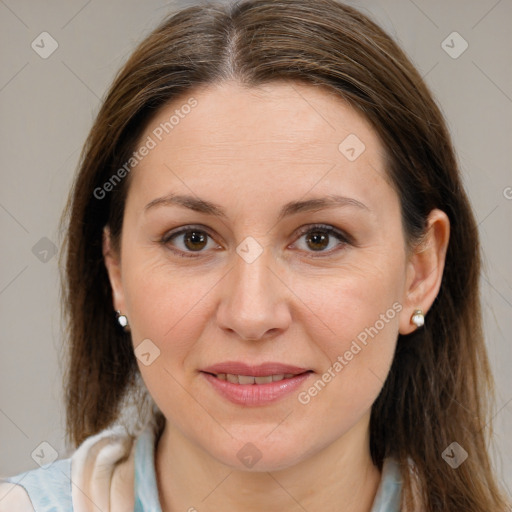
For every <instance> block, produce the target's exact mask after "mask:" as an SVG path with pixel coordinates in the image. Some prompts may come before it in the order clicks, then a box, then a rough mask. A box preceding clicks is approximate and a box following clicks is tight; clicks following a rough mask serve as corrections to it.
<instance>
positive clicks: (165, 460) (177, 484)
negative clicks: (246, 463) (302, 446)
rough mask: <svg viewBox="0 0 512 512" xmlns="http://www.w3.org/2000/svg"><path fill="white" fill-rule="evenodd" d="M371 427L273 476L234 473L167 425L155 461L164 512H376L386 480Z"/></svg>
mask: <svg viewBox="0 0 512 512" xmlns="http://www.w3.org/2000/svg"><path fill="white" fill-rule="evenodd" d="M368 421H369V415H368V417H365V421H364V422H362V423H360V424H358V425H356V426H355V427H354V428H353V429H352V430H351V431H350V432H347V433H346V434H345V435H344V436H343V437H341V438H339V439H338V440H336V441H335V442H334V443H332V444H331V445H329V446H327V447H326V448H324V449H323V450H321V451H320V452H317V453H316V454H314V455H313V456H310V457H309V458H306V459H303V460H301V461H300V462H299V463H297V464H295V465H294V466H291V467H288V468H286V469H281V470H278V471H270V472H256V471H240V470H236V469H233V468H231V467H229V466H227V465H225V464H223V463H221V462H219V461H218V460H216V459H214V458H213V457H211V456H210V455H209V454H208V453H206V452H205V451H203V450H202V449H201V448H199V447H198V446H197V445H195V444H194V443H192V442H191V441H190V440H189V439H188V438H186V437H184V436H183V435H182V434H181V432H180V431H178V430H177V429H175V428H172V427H171V425H170V424H169V422H167V423H166V426H165V428H164V431H163V433H162V435H161V437H160V440H159V442H158V446H157V448H156V455H155V458H156V462H155V466H156V474H157V484H158V488H159V495H160V503H161V506H162V511H163V512H176V511H181V510H186V511H191V512H193V511H195V510H201V512H203V511H204V512H210V511H212V512H213V511H218V510H222V511H223V512H241V511H243V512H256V511H261V510H265V511H268V512H282V511H283V510H297V511H300V510H343V511H344V512H370V510H371V508H372V503H373V501H374V498H375V494H376V491H377V488H378V486H379V482H380V478H381V474H380V471H379V470H378V468H377V467H376V466H375V465H374V464H373V462H372V460H371V457H370V451H369V429H368ZM363 427H364V428H363Z"/></svg>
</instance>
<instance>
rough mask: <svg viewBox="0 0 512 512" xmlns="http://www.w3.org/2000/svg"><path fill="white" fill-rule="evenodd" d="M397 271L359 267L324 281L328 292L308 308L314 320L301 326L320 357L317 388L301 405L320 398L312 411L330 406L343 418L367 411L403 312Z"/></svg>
mask: <svg viewBox="0 0 512 512" xmlns="http://www.w3.org/2000/svg"><path fill="white" fill-rule="evenodd" d="M397 260H399V258H397ZM400 265H401V262H400V261H398V262H392V261H389V262H387V263H386V264H382V265H381V266H376V265H371V264H367V265H365V264H364V262H360V263H359V265H358V267H357V268H351V269H347V271H346V273H344V274H340V275H339V276H338V277H337V278H336V280H333V279H332V278H331V279H329V280H326V281H325V283H324V284H325V285H327V283H329V285H328V287H327V286H324V287H323V290H324V293H323V294H322V296H321V297H320V295H319V296H318V297H315V299H314V303H315V305H314V307H311V310H312V311H314V312H315V313H316V314H310V316H309V317H308V318H307V319H304V322H303V323H304V325H307V326H309V327H308V328H309V329H310V331H309V335H308V337H309V338H310V339H311V340H314V342H315V343H316V344H317V346H318V347H319V348H320V349H321V352H322V354H323V365H322V366H321V368H319V373H320V374H321V375H320V380H321V382H317V383H316V385H315V386H314V389H313V388H310V389H309V390H306V394H307V396H303V400H302V402H303V403H305V402H308V401H309V400H310V401H313V399H314V397H316V396H317V395H320V394H323V393H325V400H322V399H320V400H317V405H316V406H315V407H323V406H329V404H332V402H333V401H334V402H335V403H337V404H338V405H339V406H337V408H336V410H337V411H338V412H339V414H340V415H342V416H344V417H345V416H346V414H347V413H350V412H354V414H358V411H359V412H360V411H363V410H364V409H367V408H368V407H370V406H371V404H372V403H373V401H374V400H375V398H376V397H377V395H378V393H379V391H380V389H381V388H382V386H383V384H384V381H385V379H386V377H387V374H388V372H389V368H390V366H391V363H392V360H393V355H394V350H395V347H396V341H397V337H398V327H399V314H400V311H401V310H402V304H401V303H400V300H401V294H400V290H401V283H402V280H403V276H402V274H403V273H402V272H401V268H402V267H401V266H400ZM328 397H330V398H328ZM315 400H316V399H315ZM322 404H323V405H322ZM340 417H341V416H340Z"/></svg>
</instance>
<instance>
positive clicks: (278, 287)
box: [217, 249, 292, 340]
mask: <svg viewBox="0 0 512 512" xmlns="http://www.w3.org/2000/svg"><path fill="white" fill-rule="evenodd" d="M234 260H235V261H234V268H232V270H231V271H230V272H229V273H228V275H227V276H226V277H225V281H224V287H223V288H222V290H223V293H222V298H221V301H220V303H219V306H218V309H217V322H218V325H219V326H220V328H222V329H224V330H226V331H229V332H231V333H235V334H236V335H237V336H238V337H239V338H241V339H244V340H260V339H267V338H269V337H272V336H277V335H278V334H279V333H282V332H284V331H285V330H286V329H287V328H288V326H289V325H290V322H291V313H290V303H289V300H290V298H291V297H292V293H291V292H290V290H289V289H288V287H287V286H286V284H285V282H283V281H284V279H283V278H282V277H281V276H280V275H279V269H277V268H276V264H275V258H274V257H273V255H272V254H271V252H270V250H269V249H264V250H263V252H262V253H261V254H260V255H259V256H258V258H256V259H255V260H254V261H252V262H248V261H246V260H244V258H243V257H241V256H239V255H238V254H236V253H235V254H234ZM281 274H282V272H281Z"/></svg>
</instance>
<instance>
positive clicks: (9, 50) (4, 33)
mask: <svg viewBox="0 0 512 512" xmlns="http://www.w3.org/2000/svg"><path fill="white" fill-rule="evenodd" d="M187 3H188V2H184V1H183V2H171V3H165V2H163V1H158V0H149V1H148V0H146V1H144V2H140V1H139V2H137V1H135V0H129V1H123V2H121V1H120V0H109V1H103V2H100V1H98V0H89V1H84V0H77V1H69V0H68V1H64V0H51V1H47V2H44V3H43V2H37V1H36V0H17V1H15V0H0V48H2V52H1V65H0V115H1V123H0V130H1V131H0V148H1V151H0V173H1V184H2V186H1V188H0V225H1V234H2V243H1V251H2V252H1V265H0V312H1V313H0V315H1V316H0V322H1V338H0V339H1V359H0V475H4V476H5V475H13V474H16V473H18V472H21V471H25V470H27V469H31V468H35V467H38V466H37V464H36V462H35V461H34V460H33V459H32V458H31V453H32V452H33V451H34V449H35V448H36V447H37V446H38V445H39V444H40V443H41V442H43V441H47V442H49V443H50V444H51V445H52V446H53V447H54V448H55V449H56V450H57V452H58V454H59V457H64V456H67V455H68V454H69V450H68V451H66V447H65V445H64V411H63V407H62V398H61V397H62V383H61V370H60V367H59V359H60V353H61V352H60V347H61V344H62V339H63V335H62V331H61V323H60V311H59V274H58V266H57V255H52V252H51V248H52V245H51V243H54V244H58V241H59V237H58V231H57V223H58V220H59V217H60V214H61V211H62V209H63V207H64V204H65V200H66V198H67V194H68V190H69V188H70V186H71V182H72V177H73V175H74V172H75V169H76V165H77V162H78V157H79V152H80V149H81V147H82V145H83V143H84V141H85V138H86V135H87V133H88V131H89V129H90V126H91V123H92V120H93V118H94V116H95V114H96V112H97V111H98V108H99V104H100V98H102V97H103V95H104V94H105V92H106V90H107V88H108V86H109V84H110V82H111V80H112V78H113V76H114V73H115V72H116V71H117V70H118V68H119V67H120V66H121V65H122V64H123V63H124V61H125V59H126V58H127V57H128V55H129V54H130V52H131V51H132V50H133V48H134V46H135V45H136V43H138V42H139V41H140V40H142V39H143V38H144V36H145V35H147V33H148V32H149V31H150V30H151V29H152V28H153V27H154V26H155V25H156V24H157V23H158V22H159V21H160V20H161V18H162V17H163V16H164V15H165V14H166V13H168V12H169V11H170V10H171V9H172V10H174V9H175V8H176V7H177V6H179V5H185V4H187ZM351 4H353V5H355V6H356V7H358V8H360V9H361V10H362V11H363V12H365V13H366V14H369V15H371V16H372V17H373V19H375V20H376V21H377V22H378V23H379V24H380V25H381V26H383V27H384V28H385V29H387V30H388V31H389V32H390V33H391V35H393V36H394V37H395V38H396V39H397V40H398V42H399V43H400V44H401V45H402V47H403V48H404V49H405V50H406V52H407V53H408V55H409V56H410V57H411V58H412V60H413V62H414V63H415V64H416V65H417V67H418V68H419V70H420V71H421V73H422V74H423V75H424V77H425V78H426V81H427V83H428V84H429V86H430V87H431V89H432V91H433V93H434V94H435V96H436V98H437V100H438V102H439V103H440V105H441V107H442V110H443V112H444V114H445V116H446V118H447V121H448V124H449V127H450V129H451V132H452V134H453V137H454V142H455V146H456V149H457V152H458V158H459V161H460V164H461V166H462V169H463V172H464V179H465V184H466V187H467V189H468V192H469V195H470V198H471V200H472V203H473V206H474V209H475V212H476V216H477V218H478V222H479V229H480V234H481V240H482V245H483V248H484V253H485V267H486V268H485V273H483V274H482V302H483V311H484V316H485V330H486V335H487V343H488V350H489V355H490V359H491V363H492V367H493V370H494V372H495V378H496V390H497V403H496V416H495V430H496V431H495V435H494V438H493V440H494V447H493V450H492V455H493V458H494V460H495V464H496V467H497V468H498V472H499V474H500V475H501V478H502V480H503V482H504V485H506V486H507V488H508V489H509V492H510V489H512V436H511V435H510V433H511V432H512V378H511V373H512V369H511V363H512V354H511V343H510V337H511V334H510V333H511V332H512V266H511V264H510V254H511V250H512V239H511V238H512V229H511V217H512V188H510V187H512V173H511V165H510V164H511V154H512V152H511V143H512V133H511V132H512V115H511V114H512V59H511V57H510V56H511V55H512V38H511V35H510V20H512V1H511V0H501V1H496V0H481V1H478V2H477V1H474V2H468V1H467V0H452V1H446V0H437V1H426V0H414V1H411V0H393V1H387V2H384V1H382V2H380V3H379V2H377V1H375V0H364V1H360V2H355V1H353V2H351ZM45 31H46V32H48V33H49V34H51V36H52V37H53V38H54V39H55V40H56V41H57V43H58V48H57V50H56V51H55V52H54V53H53V54H52V55H50V56H49V57H48V58H46V59H43V58H41V57H40V56H39V54H38V53H36V51H34V50H33V49H32V47H31V43H32V41H34V40H36V42H37V41H40V38H38V36H39V34H41V33H42V32H45ZM454 31H456V32H458V33H459V34H460V35H461V36H462V38H464V40H465V41H467V43H468V45H469V46H468V48H467V50H466V51H465V52H464V53H462V54H461V55H460V56H458V57H457V58H453V56H454V55H455V54H456V53H458V52H459V51H460V50H461V49H462V48H463V46H462V45H463V44H464V43H463V41H462V40H461V39H458V38H457V36H455V39H454V38H453V36H452V37H451V38H448V40H447V42H446V43H445V44H444V46H445V48H446V45H449V46H452V47H453V48H451V49H450V48H446V50H448V51H450V52H451V53H452V55H449V53H447V51H445V49H443V46H442V42H443V41H444V40H445V39H446V38H447V36H449V35H450V34H451V33H452V32H454ZM36 38H37V39H36ZM451 39H453V43H452V41H451ZM45 48H46V49H48V48H49V43H48V40H46V44H45ZM45 237H46V238H47V239H49V240H46V239H44V238H45ZM41 239H43V240H42V241H41ZM50 241H51V242H50ZM36 244H37V245H36ZM34 246H35V249H33V248H34ZM45 250H46V251H49V252H46V253H45V252H44V251H45ZM507 434H508V435H507ZM470 456H471V454H470Z"/></svg>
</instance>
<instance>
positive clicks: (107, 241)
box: [103, 226, 126, 313]
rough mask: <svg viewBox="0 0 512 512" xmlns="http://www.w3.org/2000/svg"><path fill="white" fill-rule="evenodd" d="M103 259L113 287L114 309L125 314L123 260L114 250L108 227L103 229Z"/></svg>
mask: <svg viewBox="0 0 512 512" xmlns="http://www.w3.org/2000/svg"><path fill="white" fill-rule="evenodd" d="M103 258H104V261H105V266H106V267H107V272H108V277H109V280H110V286H111V287H112V302H113V305H114V309H115V310H119V311H121V313H125V311H126V309H125V301H124V292H123V283H122V279H121V260H120V256H119V255H118V254H117V253H116V252H115V251H114V250H113V248H112V243H111V238H110V229H109V228H108V226H105V227H104V228H103Z"/></svg>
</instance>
